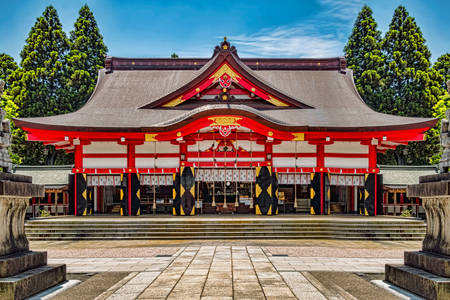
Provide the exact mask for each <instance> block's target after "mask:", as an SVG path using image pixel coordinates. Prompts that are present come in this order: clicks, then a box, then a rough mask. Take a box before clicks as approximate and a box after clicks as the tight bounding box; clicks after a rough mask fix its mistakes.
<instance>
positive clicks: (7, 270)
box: [0, 252, 66, 299]
mask: <svg viewBox="0 0 450 300" xmlns="http://www.w3.org/2000/svg"><path fill="white" fill-rule="evenodd" d="M65 280H66V265H57V266H49V265H47V252H24V253H16V254H12V255H7V256H3V257H0V299H24V298H27V297H29V296H31V295H34V294H36V293H39V292H41V291H43V290H46V289H48V288H50V287H52V286H54V285H56V284H59V283H61V282H63V281H65Z"/></svg>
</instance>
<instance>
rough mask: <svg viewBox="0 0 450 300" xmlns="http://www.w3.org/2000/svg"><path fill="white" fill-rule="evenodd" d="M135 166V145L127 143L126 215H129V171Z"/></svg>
mask: <svg viewBox="0 0 450 300" xmlns="http://www.w3.org/2000/svg"><path fill="white" fill-rule="evenodd" d="M135 167H136V145H135V144H127V168H128V176H127V181H128V183H127V189H128V191H127V192H128V215H129V216H131V172H132V169H134V168H135Z"/></svg>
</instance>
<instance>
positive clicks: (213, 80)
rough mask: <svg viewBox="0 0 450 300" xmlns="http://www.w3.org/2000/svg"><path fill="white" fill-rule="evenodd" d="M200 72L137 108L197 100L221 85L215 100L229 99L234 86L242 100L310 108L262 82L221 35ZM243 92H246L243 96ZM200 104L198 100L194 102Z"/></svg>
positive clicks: (168, 105)
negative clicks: (160, 96)
mask: <svg viewBox="0 0 450 300" xmlns="http://www.w3.org/2000/svg"><path fill="white" fill-rule="evenodd" d="M200 72H201V73H200V74H199V75H198V76H197V77H195V78H194V79H193V80H191V81H190V82H189V83H187V84H185V85H184V86H182V87H180V88H178V89H177V90H175V91H173V92H171V93H169V94H167V95H165V96H163V97H162V98H160V99H158V100H156V101H153V102H150V103H149V104H146V105H144V106H142V107H140V109H150V108H156V107H166V108H172V107H176V106H178V105H180V104H182V103H185V102H186V101H188V100H190V99H192V100H201V96H202V93H204V92H206V91H208V90H209V89H211V88H213V87H217V88H220V89H222V92H221V93H220V95H219V96H218V97H216V99H217V100H220V101H223V102H224V103H226V101H229V102H230V101H231V100H232V99H234V97H233V96H231V94H230V92H231V93H233V92H235V91H231V90H230V89H238V90H239V91H240V93H241V94H240V95H244V96H242V97H244V98H245V99H246V101H249V102H251V101H253V100H259V101H266V103H268V104H270V105H272V106H276V107H296V108H312V107H311V106H309V105H306V104H304V103H302V102H301V101H299V100H297V99H294V98H292V97H291V96H289V95H286V94H284V93H283V92H281V91H279V90H278V89H277V88H276V87H273V86H271V85H270V84H269V83H266V82H264V81H263V80H262V79H260V78H259V76H258V75H256V74H255V73H254V71H253V70H251V69H250V68H249V67H247V66H246V65H245V64H244V63H243V62H242V61H241V60H240V58H239V57H238V56H237V50H236V48H235V47H234V46H231V45H230V43H229V42H228V41H227V39H226V38H224V40H223V42H221V44H220V46H216V47H215V49H214V55H213V57H212V58H211V60H210V62H209V63H208V65H207V66H205V69H204V70H203V71H200ZM245 95H246V96H245ZM198 104H199V105H201V104H202V103H200V101H199V103H198Z"/></svg>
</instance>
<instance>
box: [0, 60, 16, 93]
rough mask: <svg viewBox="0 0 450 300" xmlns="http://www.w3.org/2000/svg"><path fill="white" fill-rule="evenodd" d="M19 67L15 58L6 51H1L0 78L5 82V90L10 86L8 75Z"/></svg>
mask: <svg viewBox="0 0 450 300" xmlns="http://www.w3.org/2000/svg"><path fill="white" fill-rule="evenodd" d="M16 69H17V64H16V62H15V61H14V58H12V57H11V56H9V55H8V54H5V53H0V79H2V80H3V81H4V82H5V90H6V89H8V87H9V85H10V84H9V81H8V76H9V75H11V74H12V73H13V72H14V71H15V70H16Z"/></svg>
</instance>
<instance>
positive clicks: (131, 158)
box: [127, 144, 136, 169]
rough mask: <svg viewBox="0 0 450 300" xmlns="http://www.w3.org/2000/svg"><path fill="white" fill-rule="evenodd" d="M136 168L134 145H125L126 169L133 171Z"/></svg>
mask: <svg viewBox="0 0 450 300" xmlns="http://www.w3.org/2000/svg"><path fill="white" fill-rule="evenodd" d="M135 167H136V145H135V144H127V168H128V169H134V168H135Z"/></svg>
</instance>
